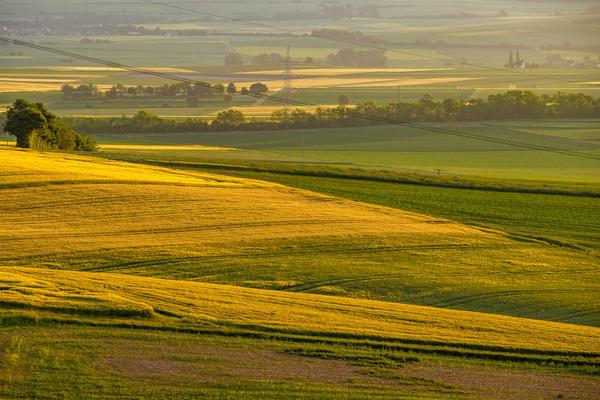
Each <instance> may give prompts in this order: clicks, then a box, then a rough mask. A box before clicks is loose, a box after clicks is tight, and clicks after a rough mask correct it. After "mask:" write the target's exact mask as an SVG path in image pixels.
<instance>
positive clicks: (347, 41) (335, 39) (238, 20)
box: [140, 0, 579, 83]
mask: <svg viewBox="0 0 600 400" xmlns="http://www.w3.org/2000/svg"><path fill="white" fill-rule="evenodd" d="M140 1H142V2H144V3H149V4H154V5H158V6H163V7H169V8H172V9H176V10H180V11H186V12H191V13H194V14H200V15H204V16H207V17H212V18H220V19H223V20H227V21H232V22H236V23H240V24H245V25H252V26H258V27H261V28H267V29H273V30H276V31H280V32H284V33H289V34H293V35H296V36H301V35H304V34H305V32H302V31H298V30H294V29H290V28H282V27H279V26H275V25H270V24H264V23H260V22H255V21H250V20H247V19H242V18H235V17H228V16H224V15H219V14H214V13H209V12H206V11H200V10H196V9H192V8H187V7H182V6H178V5H175V4H171V3H164V2H160V1H155V0H140ZM311 35H312V36H313V37H317V38H320V39H326V40H330V41H333V42H339V43H344V44H350V45H353V46H361V47H366V48H371V49H375V50H382V51H389V52H391V53H398V54H403V55H409V56H412V57H418V58H423V59H429V60H432V61H443V62H452V63H456V64H460V65H466V66H470V67H477V68H480V69H486V70H491V71H502V72H510V73H515V74H519V75H526V76H529V77H532V78H536V79H552V80H556V81H560V82H564V83H573V82H576V81H575V80H572V79H565V78H562V77H559V76H553V75H541V74H532V73H524V72H520V71H516V70H513V69H506V68H501V67H494V66H490V65H484V64H477V63H471V62H467V61H462V60H456V59H453V58H448V57H436V56H431V55H427V54H422V53H415V52H412V51H406V50H398V49H394V48H389V47H384V46H378V45H375V44H371V43H365V42H359V41H356V40H351V39H343V38H338V37H332V36H329V35H324V34H321V33H318V32H317V33H315V32H314V30H313V32H312V33H311ZM578 80H579V79H578Z"/></svg>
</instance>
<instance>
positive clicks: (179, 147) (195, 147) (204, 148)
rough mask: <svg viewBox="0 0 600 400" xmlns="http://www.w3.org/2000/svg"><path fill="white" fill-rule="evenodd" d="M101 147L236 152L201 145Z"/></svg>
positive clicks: (111, 147) (108, 147) (105, 147)
mask: <svg viewBox="0 0 600 400" xmlns="http://www.w3.org/2000/svg"><path fill="white" fill-rule="evenodd" d="M99 147H100V149H102V150H142V151H167V150H175V151H183V150H193V151H228V150H234V149H232V148H228V147H217V146H201V145H191V146H186V145H177V146H167V145H145V144H102V145H100V146H99Z"/></svg>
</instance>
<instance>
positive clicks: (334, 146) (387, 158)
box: [98, 120, 600, 185]
mask: <svg viewBox="0 0 600 400" xmlns="http://www.w3.org/2000/svg"><path fill="white" fill-rule="evenodd" d="M428 126H430V127H432V128H443V129H446V130H447V132H446V133H433V132H430V131H428V130H426V129H427V127H428ZM424 128H425V129H419V128H417V127H413V126H377V127H360V128H340V129H313V130H309V129H307V130H293V131H271V132H223V133H218V134H214V133H195V134H183V133H182V134H163V135H158V134H153V135H130V136H127V137H122V136H120V135H98V139H99V140H100V141H101V142H105V143H112V142H118V143H123V142H127V143H129V142H131V143H138V144H200V145H205V146H220V147H228V148H236V149H243V150H251V151H253V152H259V153H264V154H258V153H253V154H254V157H256V158H257V159H262V160H271V159H273V157H274V155H276V157H277V158H278V159H281V158H282V157H283V158H285V157H288V158H289V159H290V160H296V161H298V160H303V161H305V162H310V163H314V164H327V163H342V164H346V165H354V166H363V167H364V166H368V167H371V168H378V169H388V170H401V171H402V170H413V171H420V172H423V173H428V174H432V173H434V169H441V170H442V171H441V173H442V174H443V175H450V176H454V175H457V176H479V177H488V178H502V179H525V180H535V181H547V182H562V183H572V184H588V185H598V183H600V181H599V177H600V174H599V173H598V171H599V170H600V161H598V160H596V159H590V158H585V157H577V156H573V155H567V154H557V153H553V152H546V151H539V150H530V149H520V148H515V147H514V146H512V145H509V144H499V143H494V142H489V141H485V140H478V139H473V138H465V137H461V136H457V135H460V134H463V133H464V134H469V135H476V136H477V137H481V138H483V139H489V140H492V141H493V140H510V141H513V142H517V143H522V144H525V145H531V146H537V147H543V148H548V149H555V150H557V151H567V152H573V153H576V154H580V155H584V156H587V155H589V156H593V157H597V156H598V155H599V154H600V146H599V144H598V140H599V139H598V138H599V137H600V127H599V125H598V124H597V121H595V120H590V121H584V120H582V121H523V122H521V121H516V122H510V121H509V122H505V121H497V122H493V121H492V122H485V123H449V124H433V125H424ZM160 156H172V157H174V158H178V159H188V160H189V159H190V156H191V159H192V160H193V157H194V154H193V153H192V154H187V155H184V153H179V152H175V153H173V154H168V153H167V154H157V157H160ZM200 157H204V155H201V156H200ZM208 157H210V156H208ZM230 158H232V157H230ZM244 158H246V157H244Z"/></svg>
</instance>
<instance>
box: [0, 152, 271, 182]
mask: <svg viewBox="0 0 600 400" xmlns="http://www.w3.org/2000/svg"><path fill="white" fill-rule="evenodd" d="M0 157H1V158H2V160H3V165H2V167H1V168H2V176H1V177H0V185H11V184H13V185H25V186H27V185H35V184H40V183H43V182H53V181H71V182H73V183H77V182H79V183H85V182H86V181H104V182H107V183H110V182H120V181H125V182H136V183H153V182H154V183H165V184H189V185H201V186H211V185H215V186H244V187H247V186H259V187H264V186H275V185H274V184H269V183H263V182H257V181H251V180H245V179H236V178H225V177H221V176H216V175H210V174H202V173H195V172H176V171H172V170H168V169H166V168H160V167H151V166H138V165H132V164H128V163H123V162H118V161H110V160H104V159H101V158H90V157H87V156H78V155H73V154H60V153H35V152H32V151H27V150H16V149H14V150H8V149H2V150H0Z"/></svg>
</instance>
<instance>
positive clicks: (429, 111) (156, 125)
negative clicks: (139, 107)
mask: <svg viewBox="0 0 600 400" xmlns="http://www.w3.org/2000/svg"><path fill="white" fill-rule="evenodd" d="M339 103H340V104H339V106H337V107H334V108H317V109H316V111H314V112H308V111H306V110H304V109H294V110H286V109H282V110H278V111H276V112H274V113H273V115H272V116H271V119H270V120H269V121H256V120H248V119H246V117H245V116H244V115H243V114H242V113H241V112H240V111H238V110H227V111H223V112H221V113H219V114H218V115H217V116H216V117H215V118H214V119H213V120H212V121H211V122H210V123H209V122H208V121H205V120H202V119H198V118H188V119H186V120H183V121H178V120H174V119H164V118H160V117H158V116H156V115H153V114H150V113H148V112H145V111H140V112H139V113H138V114H137V115H135V116H133V117H125V116H122V117H114V118H71V119H68V120H67V121H68V123H69V124H70V125H71V126H73V127H75V128H76V129H78V130H81V131H83V132H88V133H170V132H213V131H216V132H218V131H231V130H239V131H241V130H248V131H252V130H277V129H296V128H334V127H351V126H368V125H381V124H388V123H412V122H444V121H483V120H503V119H533V118H565V119H566V118H600V98H597V99H594V98H592V97H590V96H587V95H584V94H566V93H556V94H554V95H543V96H537V95H536V94H534V93H532V92H529V91H509V92H506V93H501V94H495V95H491V96H489V97H488V98H487V99H470V100H455V99H446V100H443V101H434V100H433V99H432V98H431V97H430V96H425V97H424V98H422V99H421V100H419V101H417V102H413V103H408V102H401V103H389V104H376V103H374V102H366V103H360V104H357V105H355V106H347V104H348V103H349V98H348V97H347V96H344V95H342V96H340V99H339Z"/></svg>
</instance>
